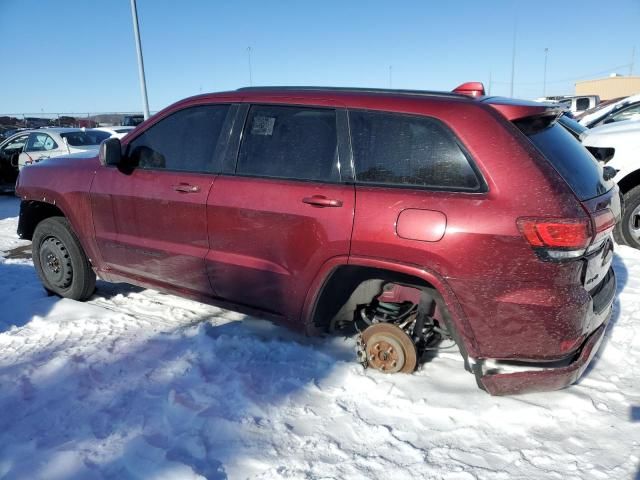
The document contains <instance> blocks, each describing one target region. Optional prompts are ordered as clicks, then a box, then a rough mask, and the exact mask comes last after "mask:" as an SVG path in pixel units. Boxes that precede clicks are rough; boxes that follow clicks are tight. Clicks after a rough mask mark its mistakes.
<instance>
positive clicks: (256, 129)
mask: <svg viewBox="0 0 640 480" xmlns="http://www.w3.org/2000/svg"><path fill="white" fill-rule="evenodd" d="M275 123H276V117H258V116H256V117H254V118H253V124H252V125H251V135H266V136H271V135H273V126H274V125H275Z"/></svg>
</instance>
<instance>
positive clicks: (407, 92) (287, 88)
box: [236, 85, 469, 99]
mask: <svg viewBox="0 0 640 480" xmlns="http://www.w3.org/2000/svg"><path fill="white" fill-rule="evenodd" d="M274 90H279V91H310V92H314V91H317V92H341V93H382V94H385V93H386V94H394V95H397V94H400V95H418V96H427V97H454V98H466V99H469V96H468V95H463V94H460V93H454V92H440V91H435V90H402V89H392V88H357V87H314V86H297V87H295V86H275V85H274V86H261V87H242V88H238V89H237V90H236V91H238V92H268V91H274Z"/></svg>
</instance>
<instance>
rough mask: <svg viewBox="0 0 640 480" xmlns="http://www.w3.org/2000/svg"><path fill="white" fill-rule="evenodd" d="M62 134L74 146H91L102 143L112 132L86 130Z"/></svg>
mask: <svg viewBox="0 0 640 480" xmlns="http://www.w3.org/2000/svg"><path fill="white" fill-rule="evenodd" d="M60 136H61V137H62V138H66V139H67V143H68V144H69V145H71V146H72V147H89V146H91V145H100V143H101V142H102V141H103V140H106V139H107V138H109V137H110V136H111V134H110V133H107V132H103V131H100V130H91V131H88V130H87V131H86V132H66V133H61V134H60Z"/></svg>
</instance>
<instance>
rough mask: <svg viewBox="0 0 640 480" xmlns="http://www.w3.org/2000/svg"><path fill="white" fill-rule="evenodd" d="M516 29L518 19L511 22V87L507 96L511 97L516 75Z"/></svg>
mask: <svg viewBox="0 0 640 480" xmlns="http://www.w3.org/2000/svg"><path fill="white" fill-rule="evenodd" d="M517 31H518V20H517V19H516V20H515V22H514V23H513V52H512V54H511V88H510V90H509V92H510V93H509V96H510V97H511V98H513V81H514V79H515V76H516V32H517Z"/></svg>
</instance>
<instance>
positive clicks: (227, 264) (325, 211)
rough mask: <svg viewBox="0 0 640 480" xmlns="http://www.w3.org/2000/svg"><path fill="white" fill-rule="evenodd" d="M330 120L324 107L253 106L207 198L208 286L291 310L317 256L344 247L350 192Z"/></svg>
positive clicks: (271, 308)
mask: <svg viewBox="0 0 640 480" xmlns="http://www.w3.org/2000/svg"><path fill="white" fill-rule="evenodd" d="M336 123H337V121H336V110H334V109H329V108H311V107H290V106H273V105H254V106H252V107H251V109H250V110H249V112H248V115H247V118H246V121H245V126H244V131H243V133H242V143H241V145H240V148H239V153H238V158H237V164H236V165H235V172H234V173H233V174H228V175H221V176H220V177H218V178H217V180H216V184H215V187H214V189H213V190H212V192H211V195H210V196H209V200H208V206H207V214H208V219H209V221H208V225H209V242H210V248H211V251H210V252H209V255H208V256H207V262H206V263H207V269H208V271H209V275H210V276H211V279H212V284H213V288H214V291H215V294H216V296H219V297H221V298H223V299H226V300H230V301H232V302H234V303H238V304H242V305H247V306H250V307H254V308H258V309H261V310H264V311H267V312H270V313H273V314H277V315H281V316H284V317H285V318H287V319H288V320H297V319H298V317H299V315H300V312H301V309H302V306H303V304H304V299H305V296H306V294H307V291H308V289H309V286H310V284H311V282H312V280H313V278H314V277H315V275H316V274H317V272H318V271H319V270H320V268H321V266H322V264H323V263H324V262H326V261H327V260H328V259H330V258H332V257H338V256H345V257H346V256H348V254H349V244H350V240H351V230H352V225H353V216H354V197H355V192H354V187H353V185H352V184H351V183H349V182H351V178H350V177H351V173H350V169H349V170H348V172H345V171H344V168H342V167H341V162H340V152H339V148H338V143H340V142H338V129H337V127H336ZM343 163H347V165H349V162H344V161H343Z"/></svg>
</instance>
